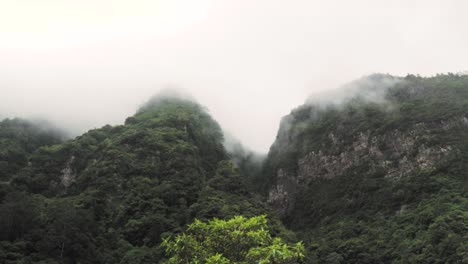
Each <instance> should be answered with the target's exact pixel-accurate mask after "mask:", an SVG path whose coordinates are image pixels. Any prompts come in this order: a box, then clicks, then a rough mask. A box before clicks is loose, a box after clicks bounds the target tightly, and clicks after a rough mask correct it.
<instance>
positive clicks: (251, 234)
mask: <svg viewBox="0 0 468 264" xmlns="http://www.w3.org/2000/svg"><path fill="white" fill-rule="evenodd" d="M162 245H163V246H164V247H165V248H166V253H167V254H168V255H170V256H172V257H171V258H170V259H169V260H168V262H167V263H300V262H301V260H302V259H303V257H304V247H303V245H302V243H301V242H299V243H297V244H294V245H288V244H286V243H284V242H283V241H282V239H281V238H272V237H271V235H270V233H269V230H268V224H267V219H266V217H265V216H264V215H263V216H256V217H251V218H244V217H243V216H236V217H234V218H232V219H229V220H227V221H224V220H219V219H216V218H215V219H213V220H210V221H208V222H206V223H205V222H202V221H199V220H195V222H194V223H192V224H190V225H189V226H188V228H187V231H186V232H185V233H182V234H180V235H177V236H175V237H172V238H167V239H165V240H164V241H163V243H162Z"/></svg>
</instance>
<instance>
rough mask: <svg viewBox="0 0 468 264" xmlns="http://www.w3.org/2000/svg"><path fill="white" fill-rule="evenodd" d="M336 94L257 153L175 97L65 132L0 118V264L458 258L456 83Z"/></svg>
mask: <svg viewBox="0 0 468 264" xmlns="http://www.w3.org/2000/svg"><path fill="white" fill-rule="evenodd" d="M342 89H343V90H346V89H348V90H352V93H351V94H352V95H351V96H348V97H345V98H340V100H336V101H333V102H329V103H316V101H317V100H307V102H306V103H305V104H304V105H302V106H299V107H298V108H296V109H294V110H293V111H292V112H291V113H290V114H289V115H288V116H286V117H284V118H283V120H282V122H281V125H280V129H279V131H278V135H277V138H276V141H275V142H274V144H273V145H272V146H271V149H270V152H269V153H268V155H267V156H266V157H262V156H261V155H256V154H254V153H253V152H250V151H248V150H246V149H245V148H244V147H242V146H241V145H240V144H237V145H236V146H235V147H232V144H231V146H229V147H226V146H225V144H224V143H225V137H224V135H223V131H222V129H221V127H220V126H219V125H218V123H217V122H216V121H215V120H213V119H212V118H211V116H210V115H209V114H208V112H207V110H206V109H205V108H204V107H203V106H201V105H200V104H198V103H196V102H193V101H190V100H186V99H181V98H175V97H165V96H156V97H154V98H151V99H150V100H149V101H148V102H147V103H146V104H145V105H143V106H142V107H141V108H140V109H139V110H138V111H137V112H136V113H135V115H133V116H131V117H128V118H127V119H126V121H125V124H123V125H117V126H109V125H107V126H104V127H102V128H99V129H93V130H90V131H88V132H87V133H85V134H83V135H81V136H78V137H76V138H74V139H66V137H65V136H64V135H63V134H62V133H61V132H60V131H58V130H56V129H52V128H48V127H47V126H43V125H40V124H38V123H37V122H31V121H28V120H22V119H5V120H3V121H1V122H0V263H5V264H7V263H8V264H10V263H11V264H12V263H43V264H46V263H47V264H48V263H51V264H52V263H109V264H110V263H122V264H123V263H128V264H131V263H135V264H143V263H330V264H334V263H468V225H467V223H468V193H467V192H468V175H467V173H468V172H467V171H468V170H467V169H468V167H467V166H468V165H467V164H468V76H459V75H454V74H448V75H437V76H435V77H430V78H423V77H419V76H414V75H408V76H406V77H394V76H389V75H380V74H377V75H371V76H368V77H366V78H363V79H361V80H357V81H355V82H353V83H351V84H350V85H348V86H345V87H343V88H342ZM263 158H264V159H263Z"/></svg>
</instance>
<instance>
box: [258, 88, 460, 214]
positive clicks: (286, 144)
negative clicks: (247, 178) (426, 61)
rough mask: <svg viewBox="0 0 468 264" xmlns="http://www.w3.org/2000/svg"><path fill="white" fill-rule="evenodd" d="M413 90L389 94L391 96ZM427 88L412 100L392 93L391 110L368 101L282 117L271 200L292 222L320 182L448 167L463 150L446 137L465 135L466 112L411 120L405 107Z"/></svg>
mask: <svg viewBox="0 0 468 264" xmlns="http://www.w3.org/2000/svg"><path fill="white" fill-rule="evenodd" d="M406 85H408V84H406ZM411 89H413V88H411ZM411 89H410V88H408V87H397V88H390V89H389V90H388V91H387V94H390V95H391V93H392V92H394V93H396V92H400V93H401V92H402V91H403V92H404V91H407V90H411ZM413 90H414V89H413ZM426 90H429V89H425V88H424V87H421V86H418V93H417V94H416V93H413V95H412V97H411V96H409V97H404V98H399V97H396V98H395V97H391V96H390V95H388V96H389V98H390V99H387V100H388V102H389V103H388V104H391V105H392V107H391V108H392V109H391V110H388V107H387V108H385V107H384V106H382V105H375V104H372V103H371V102H366V101H364V102H363V101H361V102H360V104H359V105H358V106H356V105H355V104H354V105H352V104H351V103H350V104H349V105H345V106H342V107H330V108H328V109H323V108H317V107H314V106H312V105H304V106H302V107H300V108H298V109H296V110H294V111H293V112H292V113H291V114H290V115H289V116H286V117H285V118H284V119H283V122H282V124H281V127H280V130H279V132H278V136H277V139H276V142H275V144H274V145H273V146H272V148H271V150H270V155H269V160H267V166H269V169H270V170H269V173H270V175H271V176H270V183H271V185H270V188H269V191H268V202H269V203H270V204H271V205H273V206H274V207H275V208H276V209H277V210H278V212H280V214H282V215H283V216H287V215H288V212H291V211H292V210H293V209H294V207H295V201H296V198H297V195H298V194H299V195H304V193H308V192H309V193H310V192H313V188H311V187H310V186H311V185H313V186H315V187H314V188H320V184H317V182H321V181H327V180H333V179H337V178H340V177H354V176H353V175H358V174H359V175H360V177H371V178H372V177H376V175H379V176H381V177H382V180H383V181H388V182H393V181H399V180H400V179H402V178H404V177H407V176H410V175H413V174H416V173H420V172H426V173H430V172H431V171H437V170H439V169H441V168H443V167H444V166H446V165H447V164H448V162H449V160H451V159H453V158H455V157H456V156H457V155H458V154H459V151H458V146H457V144H456V143H454V141H453V140H452V141H451V140H446V139H445V138H446V136H444V135H457V133H458V134H460V133H463V131H465V130H467V128H468V118H467V115H466V113H464V112H454V113H453V114H452V115H445V118H432V116H429V117H431V118H427V119H422V118H421V119H416V118H414V119H413V118H412V117H411V116H406V115H411V113H409V111H408V110H406V109H405V108H404V106H405V104H409V103H412V104H413V103H414V104H416V103H418V104H419V100H420V97H427V93H428V91H426ZM429 92H430V91H429ZM431 100H434V101H437V100H438V99H437V98H431ZM418 107H419V105H418ZM422 107H424V105H423V106H421V108H422ZM430 110H431V109H427V111H430ZM405 111H408V113H406V112H405ZM421 111H422V110H421ZM434 111H437V110H435V109H434ZM434 115H435V114H434ZM329 123H331V124H332V125H328V124H329ZM389 124H390V125H389ZM400 124H401V125H400ZM457 140H460V138H458V139H457ZM455 141H456V140H455ZM284 160H286V161H284Z"/></svg>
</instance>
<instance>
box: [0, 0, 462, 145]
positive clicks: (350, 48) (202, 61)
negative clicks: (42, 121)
mask: <svg viewBox="0 0 468 264" xmlns="http://www.w3.org/2000/svg"><path fill="white" fill-rule="evenodd" d="M467 14H468V1H465V0H460V1H456V0H454V1H450V0H444V1H442V0H440V1H433V0H421V1H414V0H392V1H388V0H354V1H347V0H342V1H336V0H321V1H317V0H316V1H313V0H282V1H279V0H164V1H163V0H142V1H139V0H128V1H127V0H125V1H124V0H121V1H119V0H80V1H75V0H73V1H71V0H70V1H68V0H41V1H38V0H1V1H0V117H14V116H19V117H43V118H44V117H45V118H48V119H50V120H51V121H53V122H56V123H59V124H60V125H61V126H66V127H68V128H70V129H72V130H73V131H75V132H76V133H77V132H84V131H86V130H88V129H91V128H95V127H101V126H103V125H105V124H108V123H109V124H120V123H122V122H123V121H124V120H125V118H126V117H127V116H129V115H131V114H133V113H134V111H135V110H136V109H137V108H138V106H139V105H140V104H141V103H143V102H144V101H145V100H147V99H148V98H149V97H150V96H151V95H152V94H155V93H157V92H158V91H159V90H161V89H163V88H166V87H167V86H171V87H179V88H182V89H184V90H186V91H187V92H189V93H190V94H192V96H193V97H195V98H196V99H197V100H198V101H199V102H200V103H201V104H203V105H205V106H206V107H207V108H208V109H209V111H210V113H211V114H212V115H213V116H214V118H215V119H216V120H217V121H218V122H219V123H220V124H221V126H222V127H223V128H224V129H225V130H227V131H229V132H230V133H231V134H232V135H234V136H235V137H237V138H239V139H240V140H241V141H242V142H243V143H244V144H245V145H246V146H248V147H250V148H252V149H254V150H257V151H261V152H266V151H267V150H268V148H269V146H270V144H271V143H272V142H273V140H274V138H275V136H276V132H277V129H278V125H279V121H280V118H281V117H282V116H284V115H286V114H288V113H289V111H290V110H291V109H292V108H294V107H296V106H298V105H299V104H302V103H303V102H304V101H305V100H306V98H307V96H308V95H310V94H316V93H319V92H320V91H323V90H326V89H332V88H334V87H337V86H338V85H340V84H342V83H345V82H348V81H350V80H353V79H356V78H359V77H361V76H363V75H366V74H370V73H374V72H382V73H390V74H395V75H405V74H407V73H414V74H421V75H432V74H435V73H438V72H459V71H463V70H467V69H468V28H467V26H468V15H467Z"/></svg>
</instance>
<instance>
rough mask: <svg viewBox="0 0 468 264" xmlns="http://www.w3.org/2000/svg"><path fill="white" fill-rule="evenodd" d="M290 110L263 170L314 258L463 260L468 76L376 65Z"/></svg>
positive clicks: (275, 200)
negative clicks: (344, 92)
mask: <svg viewBox="0 0 468 264" xmlns="http://www.w3.org/2000/svg"><path fill="white" fill-rule="evenodd" d="M350 86H351V87H352V89H354V91H353V93H354V94H353V95H352V96H348V97H342V98H339V99H337V100H339V104H338V103H336V100H335V101H333V100H331V101H330V103H329V104H324V103H323V102H322V103H321V104H315V103H314V102H310V100H309V102H308V103H306V104H305V105H303V106H300V107H298V108H297V109H295V110H293V111H292V112H291V114H290V115H288V116H286V117H284V118H283V120H282V123H281V128H280V130H279V132H278V136H277V139H276V141H275V143H274V144H273V146H272V147H271V149H270V152H269V154H268V158H267V160H266V162H265V173H264V175H263V177H264V182H266V184H265V185H264V186H263V188H264V190H265V189H266V191H268V201H269V202H270V204H272V205H273V206H274V207H275V208H276V209H277V211H278V212H279V214H280V215H281V216H282V218H283V222H284V223H285V224H286V226H287V227H289V228H291V229H292V230H294V231H296V232H297V234H300V237H301V238H302V239H304V240H305V241H308V245H309V247H310V248H309V255H308V258H309V259H308V261H309V262H310V263H463V261H466V260H467V256H468V255H467V253H468V251H467V247H466V246H467V244H466V241H467V238H468V232H467V226H466V223H468V214H467V209H468V197H467V191H468V188H467V187H468V185H467V180H468V174H467V169H468V167H467V159H466V158H467V157H468V104H467V102H468V78H467V77H466V76H457V75H439V76H436V77H432V78H421V77H417V76H412V75H409V76H407V77H405V78H395V77H391V76H385V75H373V76H370V77H368V78H363V79H361V80H358V81H356V82H353V83H351V84H350V85H347V86H346V87H345V89H348V88H349V87H350Z"/></svg>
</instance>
